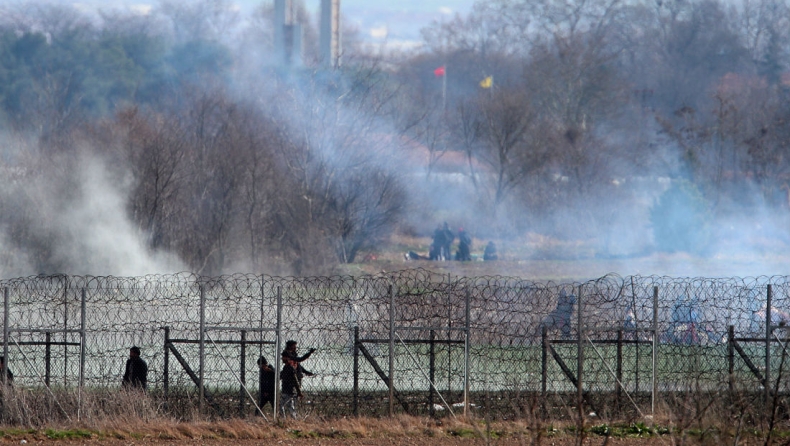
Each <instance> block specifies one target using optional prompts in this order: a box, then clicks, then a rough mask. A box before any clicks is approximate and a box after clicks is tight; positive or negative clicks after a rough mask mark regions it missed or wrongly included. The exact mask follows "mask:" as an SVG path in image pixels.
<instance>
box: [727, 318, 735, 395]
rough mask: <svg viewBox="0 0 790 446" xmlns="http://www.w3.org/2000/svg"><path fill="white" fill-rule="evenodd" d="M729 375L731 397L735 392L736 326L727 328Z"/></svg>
mask: <svg viewBox="0 0 790 446" xmlns="http://www.w3.org/2000/svg"><path fill="white" fill-rule="evenodd" d="M727 374H728V375H729V380H728V381H729V385H730V397H731V398H732V393H733V391H734V390H735V326H734V325H730V326H729V327H727Z"/></svg>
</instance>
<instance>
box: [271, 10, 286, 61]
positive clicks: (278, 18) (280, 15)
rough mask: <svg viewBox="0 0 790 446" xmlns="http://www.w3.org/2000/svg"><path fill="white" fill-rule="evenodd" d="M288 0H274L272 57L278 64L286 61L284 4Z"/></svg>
mask: <svg viewBox="0 0 790 446" xmlns="http://www.w3.org/2000/svg"><path fill="white" fill-rule="evenodd" d="M287 1H288V0H274V57H275V60H276V63H277V64H278V65H284V64H285V63H286V61H287V57H286V55H287V53H288V52H287V50H286V46H285V6H286V5H285V4H286V2H287Z"/></svg>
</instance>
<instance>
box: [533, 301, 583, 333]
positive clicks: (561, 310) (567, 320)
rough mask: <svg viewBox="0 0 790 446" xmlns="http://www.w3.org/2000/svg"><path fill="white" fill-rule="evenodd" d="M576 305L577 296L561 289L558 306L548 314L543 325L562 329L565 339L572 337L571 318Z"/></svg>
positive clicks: (552, 328) (551, 328)
mask: <svg viewBox="0 0 790 446" xmlns="http://www.w3.org/2000/svg"><path fill="white" fill-rule="evenodd" d="M575 305H576V296H574V295H573V294H568V293H567V292H566V291H565V290H564V289H562V290H560V295H559V297H558V298H557V307H556V308H555V309H554V310H552V312H551V313H549V314H547V315H546V317H545V318H543V321H541V327H544V326H545V327H546V328H547V329H548V330H560V332H561V333H562V338H563V339H569V338H570V337H571V318H572V316H573V307H574V306H575Z"/></svg>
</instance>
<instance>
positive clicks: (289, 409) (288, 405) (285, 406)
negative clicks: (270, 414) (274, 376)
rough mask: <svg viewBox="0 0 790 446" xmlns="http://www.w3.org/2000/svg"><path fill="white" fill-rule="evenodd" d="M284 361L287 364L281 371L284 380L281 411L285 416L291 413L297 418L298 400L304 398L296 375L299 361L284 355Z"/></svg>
mask: <svg viewBox="0 0 790 446" xmlns="http://www.w3.org/2000/svg"><path fill="white" fill-rule="evenodd" d="M283 361H284V362H285V365H284V366H283V369H282V371H281V372H280V381H282V387H281V395H280V397H281V398H280V413H282V416H283V417H286V416H288V415H291V417H292V418H296V400H297V399H300V398H302V386H301V385H300V383H299V378H298V377H297V375H296V370H297V368H298V367H299V363H297V362H296V361H295V360H294V359H293V358H291V357H290V356H283Z"/></svg>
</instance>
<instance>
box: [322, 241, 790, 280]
mask: <svg viewBox="0 0 790 446" xmlns="http://www.w3.org/2000/svg"><path fill="white" fill-rule="evenodd" d="M494 241H495V242H496V244H497V247H498V253H499V258H500V260H497V261H494V262H484V261H482V258H483V249H484V247H485V245H486V243H488V240H480V239H475V240H474V242H473V249H472V258H473V260H472V261H471V262H455V261H446V262H433V261H427V260H417V261H406V260H405V259H404V254H405V253H407V252H408V251H414V252H416V253H419V254H421V255H427V253H428V248H429V246H430V243H431V240H430V238H427V237H407V236H393V238H392V240H391V242H390V245H389V247H387V248H386V249H385V250H383V251H379V252H372V253H367V254H366V255H365V254H363V255H360V256H359V259H358V261H357V262H356V263H353V264H350V265H341V266H339V267H338V269H337V273H338V274H348V275H362V274H377V273H380V272H382V271H397V270H402V269H411V268H424V269H428V270H430V271H434V272H438V273H445V274H452V275H454V276H510V277H521V278H525V279H529V280H536V281H584V280H588V279H595V278H599V277H602V276H604V275H606V274H611V273H614V274H618V275H620V276H629V275H643V276H653V275H655V276H670V277H756V276H773V275H786V274H788V273H790V271H788V269H787V265H789V264H790V255H788V254H787V253H783V252H781V251H779V250H762V251H760V252H750V253H744V252H732V253H728V254H713V255H710V256H697V255H691V254H687V253H671V254H670V253H650V254H644V255H638V256H629V257H613V256H601V255H597V254H596V253H595V251H594V250H593V249H591V248H590V247H589V246H588V243H587V242H585V241H573V240H570V241H567V240H566V241H563V240H555V239H549V238H545V237H539V236H537V235H532V236H528V237H525V238H523V239H518V240H494ZM453 249H454V248H453Z"/></svg>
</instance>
